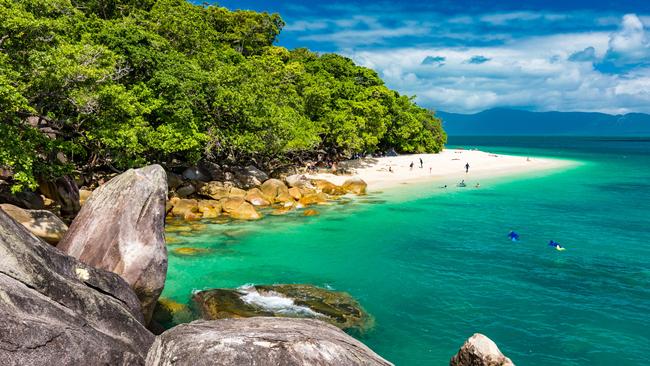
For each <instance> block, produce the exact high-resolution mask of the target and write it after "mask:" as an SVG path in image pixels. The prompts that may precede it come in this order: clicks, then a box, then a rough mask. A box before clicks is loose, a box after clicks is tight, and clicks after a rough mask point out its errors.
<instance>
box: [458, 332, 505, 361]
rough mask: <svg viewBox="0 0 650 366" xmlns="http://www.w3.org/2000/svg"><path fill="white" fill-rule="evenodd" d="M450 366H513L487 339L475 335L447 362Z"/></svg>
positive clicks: (481, 335) (480, 335)
mask: <svg viewBox="0 0 650 366" xmlns="http://www.w3.org/2000/svg"><path fill="white" fill-rule="evenodd" d="M449 365H450V366H514V363H512V361H511V360H510V359H509V358H508V357H506V356H504V355H503V353H501V351H500V350H499V347H497V345H496V344H495V343H494V342H493V341H492V340H491V339H490V338H488V337H486V336H484V335H483V334H480V333H476V334H474V335H473V336H471V337H470V338H469V339H468V340H467V341H465V343H464V344H463V346H462V347H461V348H460V350H459V351H458V353H456V355H454V357H452V358H451V361H449Z"/></svg>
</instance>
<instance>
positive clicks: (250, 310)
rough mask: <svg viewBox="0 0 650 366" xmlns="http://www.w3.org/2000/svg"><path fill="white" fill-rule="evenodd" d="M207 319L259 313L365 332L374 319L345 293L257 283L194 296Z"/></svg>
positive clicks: (311, 287) (310, 286)
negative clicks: (303, 319) (321, 321)
mask: <svg viewBox="0 0 650 366" xmlns="http://www.w3.org/2000/svg"><path fill="white" fill-rule="evenodd" d="M193 300H194V302H195V303H196V305H197V308H198V310H199V312H200V313H201V316H202V318H203V319H207V320H216V319H225V318H241V317H255V316H276V317H293V318H314V319H320V320H323V321H326V322H328V323H330V324H333V325H335V326H337V327H339V328H341V329H350V328H355V329H358V330H361V331H364V330H366V329H368V328H370V327H371V326H372V318H371V317H370V316H369V315H368V313H366V311H365V310H364V309H363V308H362V307H361V305H360V304H359V303H358V302H357V301H356V300H355V299H354V298H352V296H350V295H349V294H348V293H345V292H338V291H331V290H326V289H323V288H320V287H317V286H313V285H295V284H289V285H256V286H244V287H240V288H238V289H214V290H206V291H200V292H197V293H196V294H195V295H194V296H193Z"/></svg>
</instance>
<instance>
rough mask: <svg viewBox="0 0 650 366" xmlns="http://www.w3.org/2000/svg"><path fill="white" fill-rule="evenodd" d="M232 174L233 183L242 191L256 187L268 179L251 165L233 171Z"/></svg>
mask: <svg viewBox="0 0 650 366" xmlns="http://www.w3.org/2000/svg"><path fill="white" fill-rule="evenodd" d="M233 173H234V174H235V181H236V182H237V183H238V186H239V187H241V188H244V189H250V188H254V187H258V186H260V185H261V184H262V182H264V181H266V180H267V179H269V176H268V175H267V174H266V173H264V172H263V171H261V170H259V169H258V168H256V167H254V166H253V165H249V166H246V167H243V168H237V169H233Z"/></svg>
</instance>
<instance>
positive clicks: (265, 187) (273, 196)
mask: <svg viewBox="0 0 650 366" xmlns="http://www.w3.org/2000/svg"><path fill="white" fill-rule="evenodd" d="M260 190H261V191H262V193H263V194H264V196H266V197H267V198H268V199H269V201H271V203H274V202H286V201H288V200H293V199H292V198H291V196H290V195H289V188H287V186H286V185H285V184H284V182H282V181H281V180H279V179H269V180H267V181H266V182H264V183H262V186H260Z"/></svg>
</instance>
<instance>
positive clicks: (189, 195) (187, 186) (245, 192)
mask: <svg viewBox="0 0 650 366" xmlns="http://www.w3.org/2000/svg"><path fill="white" fill-rule="evenodd" d="M204 165H205V164H204ZM215 170H216V172H215ZM214 177H221V178H229V179H228V180H224V181H219V180H212V179H213V178H214ZM168 185H169V189H170V196H171V199H170V200H169V202H168V203H167V214H168V216H169V217H177V218H182V219H184V220H187V221H193V220H200V219H214V218H218V217H219V216H227V217H230V218H232V219H235V220H257V219H260V218H262V213H260V211H259V209H260V208H271V209H272V211H271V214H272V215H281V214H284V213H287V212H290V211H291V210H293V209H297V208H304V207H306V206H310V205H317V204H324V203H327V202H328V201H330V200H333V199H336V198H338V197H340V196H342V195H345V194H349V193H351V194H356V195H363V194H365V193H366V187H367V184H366V182H364V181H363V180H361V179H360V178H350V179H348V180H347V181H345V182H344V183H343V184H342V185H340V186H338V185H336V184H334V183H331V182H329V181H326V180H322V179H309V178H308V177H306V176H305V175H301V174H293V175H289V176H285V177H284V179H276V178H270V179H269V178H268V176H267V175H266V174H265V173H264V172H262V171H260V170H259V169H257V168H255V167H252V166H249V167H247V168H244V169H240V170H238V173H237V174H236V175H234V174H233V175H232V176H229V175H227V174H225V173H223V171H222V170H220V169H219V168H218V166H216V165H213V166H212V170H209V169H207V168H205V167H204V168H197V167H195V168H188V169H186V170H185V171H184V172H183V174H182V175H177V174H173V173H170V174H169V175H168ZM313 213H314V212H313V211H310V212H309V213H308V215H307V216H309V215H313Z"/></svg>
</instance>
